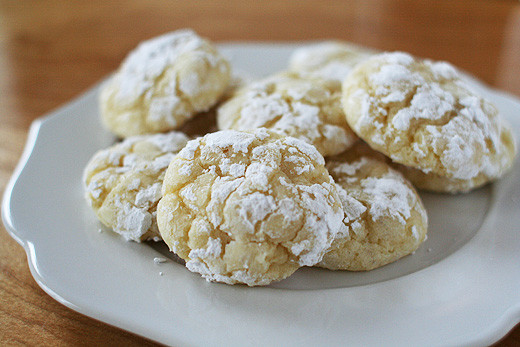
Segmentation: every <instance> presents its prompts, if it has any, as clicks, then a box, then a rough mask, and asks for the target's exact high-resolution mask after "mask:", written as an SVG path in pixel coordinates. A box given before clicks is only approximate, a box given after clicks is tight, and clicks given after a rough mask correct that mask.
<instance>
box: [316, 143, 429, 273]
mask: <svg viewBox="0 0 520 347" xmlns="http://www.w3.org/2000/svg"><path fill="white" fill-rule="evenodd" d="M356 147H357V146H356ZM361 152H363V150H362V149H361V150H360V151H348V152H346V153H345V154H343V155H342V156H341V157H336V158H335V160H333V161H328V162H327V168H328V169H329V172H330V174H331V175H332V177H333V178H334V180H335V181H336V184H337V187H338V192H339V195H340V198H341V201H342V204H343V210H344V213H345V217H344V228H343V229H342V232H340V233H339V234H338V235H337V236H336V239H335V240H334V242H333V243H332V245H331V248H330V250H329V251H328V252H327V254H325V256H324V257H323V260H322V261H321V262H320V263H318V265H317V266H320V267H325V268H328V269H332V270H351V271H364V270H372V269H375V268H378V267H380V266H383V265H386V264H389V263H391V262H394V261H396V260H397V259H399V258H401V257H403V256H405V255H408V254H410V253H412V252H414V251H415V250H416V249H417V248H418V247H419V245H420V244H421V243H422V242H423V241H424V240H425V239H426V230H427V224H428V220H427V215H426V210H425V209H424V206H423V204H422V202H421V199H420V197H419V195H418V194H417V192H416V191H415V189H414V188H413V186H412V185H411V184H410V183H409V182H408V181H407V180H406V179H405V178H404V177H403V176H402V175H401V174H400V173H399V172H398V171H396V170H394V169H392V168H391V167H390V166H389V165H387V164H386V163H385V162H383V161H380V160H377V159H374V158H373V157H370V156H359V153H361Z"/></svg>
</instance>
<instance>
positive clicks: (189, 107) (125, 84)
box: [100, 30, 230, 137]
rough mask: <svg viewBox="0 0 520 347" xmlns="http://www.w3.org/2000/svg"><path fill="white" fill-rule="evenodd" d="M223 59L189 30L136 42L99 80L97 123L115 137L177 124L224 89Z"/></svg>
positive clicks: (226, 79) (227, 71) (227, 73)
mask: <svg viewBox="0 0 520 347" xmlns="http://www.w3.org/2000/svg"><path fill="white" fill-rule="evenodd" d="M229 79H230V67H229V64H228V62H227V61H226V60H225V59H224V58H223V57H222V56H221V55H220V54H219V53H218V52H217V50H216V49H215V47H213V45H212V44H211V43H210V42H208V41H207V40H204V39H202V38H200V37H199V36H197V35H196V34H195V33H194V32H193V31H191V30H179V31H175V32H172V33H169V34H166V35H163V36H159V37H157V38H154V39H151V40H149V41H145V42H143V43H141V44H140V45H139V46H138V47H137V49H135V50H134V51H133V52H132V53H130V54H129V55H128V57H127V58H126V59H125V61H124V62H123V63H122V65H121V67H120V68H119V70H118V71H117V72H116V73H115V75H114V76H113V77H112V78H110V80H109V81H108V82H107V83H106V84H105V85H104V86H103V88H102V91H101V96H100V107H101V115H102V120H103V123H104V124H105V125H106V127H107V128H108V129H110V130H111V131H112V132H113V133H115V134H117V135H118V136H121V137H128V136H132V135H139V134H147V133H158V132H165V131H169V130H173V129H178V128H179V127H180V126H181V125H182V124H184V123H185V122H186V121H187V120H188V119H190V118H192V117H193V116H194V115H196V114H197V113H199V112H202V111H207V110H208V109H210V108H211V107H212V106H213V105H214V104H215V103H216V102H217V101H218V99H219V98H220V97H221V95H222V94H223V93H224V91H225V90H226V87H227V85H228V83H229Z"/></svg>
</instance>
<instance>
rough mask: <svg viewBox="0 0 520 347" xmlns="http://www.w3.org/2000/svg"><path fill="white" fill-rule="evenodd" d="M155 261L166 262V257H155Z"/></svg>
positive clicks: (158, 262)
mask: <svg viewBox="0 0 520 347" xmlns="http://www.w3.org/2000/svg"><path fill="white" fill-rule="evenodd" d="M153 262H154V263H155V264H162V263H166V259H165V258H161V257H155V258H153Z"/></svg>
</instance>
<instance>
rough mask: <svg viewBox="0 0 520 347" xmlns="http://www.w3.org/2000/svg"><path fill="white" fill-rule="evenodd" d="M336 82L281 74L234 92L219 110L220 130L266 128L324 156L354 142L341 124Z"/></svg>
mask: <svg viewBox="0 0 520 347" xmlns="http://www.w3.org/2000/svg"><path fill="white" fill-rule="evenodd" d="M340 98H341V89H340V86H339V85H337V83H333V82H330V81H327V80H324V79H320V78H311V77H302V76H300V75H299V74H297V73H291V72H284V73H280V74H277V75H273V76H270V77H268V78H266V79H264V80H261V81H258V82H254V83H252V84H250V85H249V86H247V87H245V88H243V89H241V90H239V91H238V92H237V93H236V94H235V95H234V96H233V97H232V98H231V99H230V100H228V101H227V102H226V103H224V104H223V105H222V106H221V107H219V109H218V115H217V123H218V126H219V129H221V130H223V129H234V130H249V129H255V128H261V127H264V128H267V129H269V130H272V131H275V132H277V133H280V134H283V135H287V136H293V137H296V138H298V139H301V140H304V141H306V142H308V143H310V144H312V145H314V146H315V147H316V148H317V149H318V151H319V152H320V153H321V154H322V155H324V156H329V155H335V154H338V153H341V152H343V151H344V150H346V149H347V148H349V147H350V146H352V144H353V143H354V142H355V141H356V140H357V136H356V135H355V134H354V133H353V131H352V130H351V129H350V127H349V126H348V124H347V121H346V120H345V115H344V114H343V109H342V107H341V101H340Z"/></svg>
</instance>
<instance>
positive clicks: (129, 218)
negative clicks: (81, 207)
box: [83, 132, 189, 242]
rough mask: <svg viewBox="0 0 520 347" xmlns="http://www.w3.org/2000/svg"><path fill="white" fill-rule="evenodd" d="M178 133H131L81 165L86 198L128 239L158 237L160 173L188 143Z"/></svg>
mask: <svg viewBox="0 0 520 347" xmlns="http://www.w3.org/2000/svg"><path fill="white" fill-rule="evenodd" d="M188 140H189V139H188V137H187V136H186V135H184V134H182V133H179V132H171V133H168V134H156V135H141V136H133V137H129V138H127V139H126V140H124V141H123V142H120V143H118V144H115V145H113V146H111V147H109V148H107V149H103V150H101V151H98V152H97V153H96V154H94V156H93V157H92V158H91V159H90V161H89V163H88V164H87V166H86V167H85V171H84V174H83V182H84V184H85V197H86V199H87V202H88V203H89V205H90V206H91V207H92V209H93V210H94V212H95V213H96V215H97V217H98V219H99V220H100V221H101V222H102V223H103V224H104V225H106V226H107V227H110V228H112V230H113V231H114V232H116V233H118V234H120V235H122V236H123V237H124V238H125V239H126V240H132V241H137V242H140V241H146V240H155V241H158V240H160V234H159V230H158V228H157V221H156V208H157V203H158V201H159V199H160V198H161V186H162V180H163V178H164V173H165V171H166V169H167V167H168V165H169V164H170V162H171V160H172V159H173V158H174V156H175V154H176V153H177V152H179V151H180V150H181V149H182V148H183V147H184V146H185V145H186V143H187V142H188Z"/></svg>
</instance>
